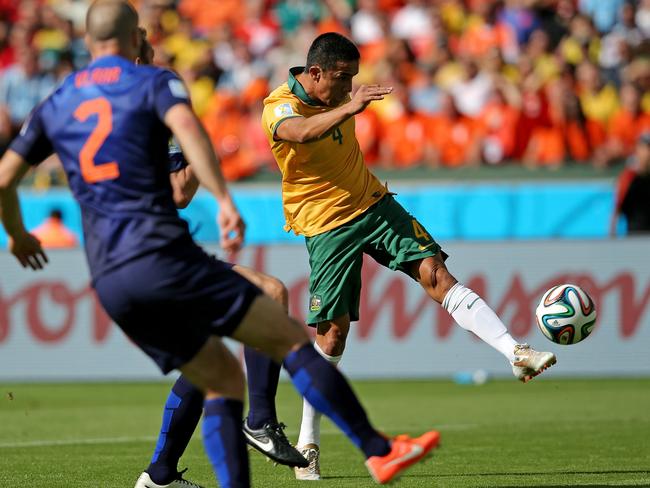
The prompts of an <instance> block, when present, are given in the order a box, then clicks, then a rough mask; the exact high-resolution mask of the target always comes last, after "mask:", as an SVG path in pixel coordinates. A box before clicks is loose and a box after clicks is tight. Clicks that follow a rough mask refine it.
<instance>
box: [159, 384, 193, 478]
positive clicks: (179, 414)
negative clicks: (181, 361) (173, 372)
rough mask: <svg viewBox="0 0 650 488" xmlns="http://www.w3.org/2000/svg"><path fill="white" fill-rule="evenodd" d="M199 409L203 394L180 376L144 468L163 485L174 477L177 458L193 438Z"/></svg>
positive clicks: (167, 403) (168, 400) (170, 396)
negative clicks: (151, 455)
mask: <svg viewBox="0 0 650 488" xmlns="http://www.w3.org/2000/svg"><path fill="white" fill-rule="evenodd" d="M202 411H203V394H202V393H201V392H200V391H199V390H198V389H197V388H196V387H195V386H194V385H192V383H190V382H189V381H187V380H186V379H185V377H183V376H181V377H180V378H178V380H176V383H175V384H174V386H173V387H172V390H171V392H170V393H169V396H168V397H167V402H166V403H165V410H164V411H163V421H162V426H161V428H160V434H159V435H158V443H157V444H156V450H155V451H154V455H153V457H152V459H151V464H150V465H149V467H148V468H147V473H149V476H150V477H151V479H152V480H153V481H154V482H155V483H157V484H161V485H166V484H169V483H171V482H172V481H173V480H174V479H176V476H177V474H178V461H179V459H180V458H181V456H182V455H183V452H185V448H186V447H187V444H188V443H189V442H190V439H191V438H192V434H193V433H194V430H195V429H196V426H197V425H198V423H199V419H200V418H201V413H202Z"/></svg>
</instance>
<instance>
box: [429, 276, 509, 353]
mask: <svg viewBox="0 0 650 488" xmlns="http://www.w3.org/2000/svg"><path fill="white" fill-rule="evenodd" d="M442 306H443V307H445V310H447V312H449V313H450V314H451V316H452V317H453V318H454V320H455V321H456V322H457V323H458V325H460V326H461V327H462V328H463V329H465V330H469V331H470V332H473V333H474V334H476V335H477V336H478V337H480V338H481V339H482V340H483V341H485V342H487V343H488V344H489V345H491V346H492V347H493V348H495V349H496V350H497V351H499V352H500V353H501V354H503V355H504V356H505V357H506V358H508V360H509V361H511V362H512V361H514V359H515V354H514V351H515V345H516V344H517V342H516V341H515V340H514V339H513V338H512V336H511V335H510V334H509V333H508V329H506V326H505V325H503V322H501V320H500V319H499V317H497V314H495V313H494V312H493V311H492V309H491V308H490V307H489V306H488V305H487V303H485V301H483V299H482V298H481V297H480V296H478V295H477V294H476V293H474V292H473V291H472V290H470V289H469V288H465V287H464V286H463V285H461V284H460V283H456V284H455V285H454V286H452V287H451V289H450V290H449V291H448V292H447V295H445V299H444V300H443V301H442Z"/></svg>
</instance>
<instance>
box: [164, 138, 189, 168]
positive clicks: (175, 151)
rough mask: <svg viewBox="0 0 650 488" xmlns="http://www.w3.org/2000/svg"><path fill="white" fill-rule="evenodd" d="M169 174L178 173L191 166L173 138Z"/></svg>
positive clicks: (170, 143)
mask: <svg viewBox="0 0 650 488" xmlns="http://www.w3.org/2000/svg"><path fill="white" fill-rule="evenodd" d="M168 154H169V172H170V173H176V172H177V171H180V170H182V169H183V168H185V167H187V166H189V165H188V163H187V160H186V159H185V155H183V151H181V147H180V146H179V145H178V143H177V142H176V139H174V138H173V137H172V138H171V139H169V151H168Z"/></svg>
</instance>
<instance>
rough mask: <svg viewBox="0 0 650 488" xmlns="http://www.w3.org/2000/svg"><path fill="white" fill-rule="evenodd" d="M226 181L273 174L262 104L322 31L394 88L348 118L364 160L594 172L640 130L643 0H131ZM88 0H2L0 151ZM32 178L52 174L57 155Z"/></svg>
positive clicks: (80, 53) (72, 48)
mask: <svg viewBox="0 0 650 488" xmlns="http://www.w3.org/2000/svg"><path fill="white" fill-rule="evenodd" d="M134 4H135V5H136V6H137V8H138V10H139V11H140V14H141V21H142V25H143V27H145V28H146V29H147V31H148V36H149V39H150V41H151V42H152V44H153V45H154V47H155V50H156V56H155V62H156V64H159V65H162V66H168V67H170V68H172V69H174V70H176V71H177V72H178V73H180V75H181V76H182V77H183V79H184V80H185V81H186V83H187V84H188V86H189V88H190V92H191V96H192V101H193V104H194V107H195V109H196V111H197V113H198V114H199V116H200V117H201V119H202V121H203V122H204V124H205V127H206V129H207V131H208V133H209V134H210V137H211V138H212V141H213V143H214V146H215V149H216V151H217V152H218V154H219V156H220V157H221V159H222V161H223V167H224V172H225V174H226V176H227V177H228V178H229V179H231V180H238V179H242V178H246V177H249V176H251V175H253V174H255V173H257V172H259V171H260V170H262V171H273V170H274V167H275V163H274V162H273V159H272V156H271V153H270V150H269V147H268V143H267V141H266V138H265V136H264V134H263V132H262V128H261V125H260V115H261V111H262V101H263V99H264V97H265V96H266V95H267V94H268V92H269V91H270V90H271V89H273V88H274V87H275V86H277V85H278V84H280V83H282V82H283V81H285V80H286V76H287V70H288V68H289V67H292V66H301V65H303V64H304V62H305V58H306V51H307V48H308V46H309V44H310V43H311V41H312V40H313V39H314V37H316V36H317V35H318V34H320V33H323V32H327V31H337V32H341V33H343V34H345V35H348V36H349V37H350V38H351V39H352V40H354V41H355V42H356V43H357V45H358V46H359V49H360V51H361V67H360V72H359V75H358V76H357V78H356V79H355V82H356V83H357V84H362V83H380V84H384V85H388V86H393V87H394V92H393V94H392V95H391V96H389V97H387V98H386V99H385V100H384V101H382V102H377V103H373V104H372V105H371V106H370V108H369V109H368V110H366V111H365V112H363V113H361V114H359V115H357V116H356V128H357V134H358V138H359V142H360V144H361V147H362V150H363V152H364V154H365V157H366V161H367V163H368V165H370V166H376V167H382V168H387V169H400V168H408V167H414V166H428V167H460V166H479V165H502V164H519V165H524V166H527V167H531V168H535V167H539V166H550V167H559V166H561V165H563V164H565V163H566V162H567V161H571V162H576V163H580V164H586V165H594V166H596V167H598V168H605V167H607V166H609V165H612V164H616V163H618V162H621V161H624V160H626V159H627V158H628V157H630V155H632V154H633V152H634V149H635V146H636V143H637V141H638V139H639V137H640V136H641V135H642V134H643V133H644V132H646V131H650V0H633V1H632V0H503V1H488V0H428V1H427V0H322V1H317V0H176V1H175V0H139V1H136V2H134ZM86 8H87V2H86V1H82V0H22V1H16V0H0V151H2V150H3V148H4V147H6V145H7V143H8V142H9V141H10V139H11V137H12V135H13V134H15V133H16V131H17V130H19V128H20V126H21V124H22V122H23V121H24V119H25V118H26V116H27V115H28V114H29V111H30V110H31V109H32V108H33V107H34V105H36V104H37V103H38V102H39V100H41V99H42V98H43V97H45V96H46V95H47V94H48V93H49V92H50V91H51V90H52V89H53V88H54V87H55V86H56V84H57V83H58V82H59V81H60V80H61V79H62V78H63V77H65V76H66V75H67V74H68V73H69V72H70V71H71V70H73V69H76V68H80V67H83V66H84V65H85V64H86V63H87V62H88V53H87V52H86V50H85V47H84V43H83V23H84V15H85V10H86ZM45 168H46V169H45V171H43V172H42V176H37V177H36V181H35V184H36V185H37V186H46V185H49V184H51V183H56V181H57V177H56V162H51V163H50V164H49V165H46V166H45Z"/></svg>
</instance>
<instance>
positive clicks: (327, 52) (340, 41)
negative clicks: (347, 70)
mask: <svg viewBox="0 0 650 488" xmlns="http://www.w3.org/2000/svg"><path fill="white" fill-rule="evenodd" d="M360 57H361V55H360V54H359V50H358V49H357V46H355V45H354V43H353V42H352V41H351V40H350V39H348V38H347V37H345V36H342V35H341V34H337V33H336V32H326V33H325V34H321V35H320V36H318V37H317V38H316V39H314V42H312V43H311V46H310V47H309V52H308V53H307V64H306V66H305V71H307V70H309V68H310V66H315V65H318V66H320V67H321V69H322V70H324V71H329V70H331V69H334V68H336V63H338V62H339V61H343V62H349V61H356V60H357V59H359V58H360Z"/></svg>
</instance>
